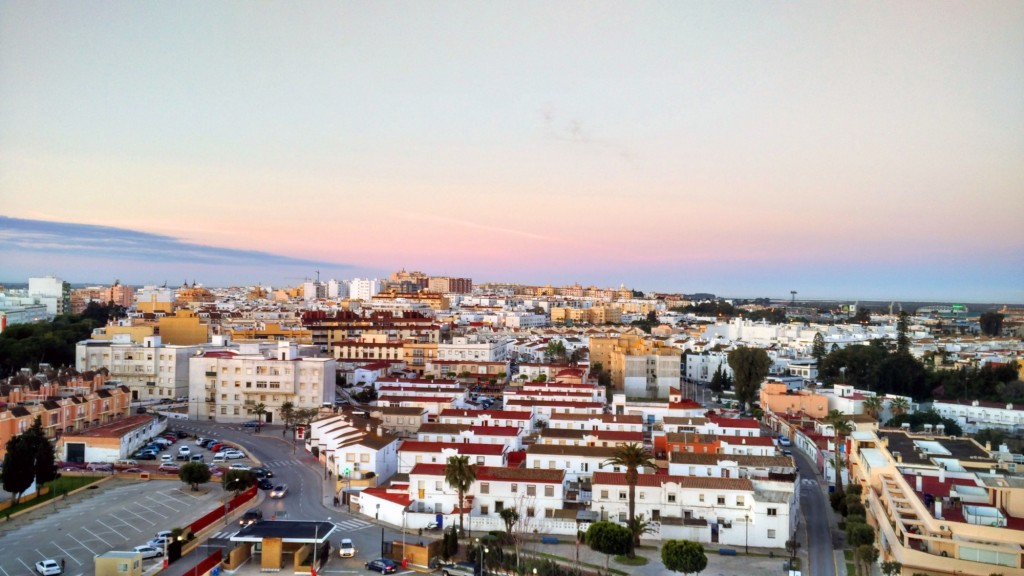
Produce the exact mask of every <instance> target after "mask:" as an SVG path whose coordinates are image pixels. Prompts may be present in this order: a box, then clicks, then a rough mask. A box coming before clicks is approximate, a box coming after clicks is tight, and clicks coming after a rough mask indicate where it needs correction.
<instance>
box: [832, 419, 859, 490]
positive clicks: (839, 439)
mask: <svg viewBox="0 0 1024 576" xmlns="http://www.w3.org/2000/svg"><path fill="white" fill-rule="evenodd" d="M847 418H848V417H847V415H846V414H843V413H842V412H840V411H839V410H829V411H828V416H826V417H825V421H826V422H828V423H829V424H831V425H832V429H833V430H835V433H836V494H839V497H840V498H842V496H843V474H842V463H843V457H842V455H841V453H840V451H839V449H840V447H841V446H844V445H845V441H846V440H845V437H846V436H849V434H850V433H851V432H853V427H852V426H850V423H849V422H848V421H847Z"/></svg>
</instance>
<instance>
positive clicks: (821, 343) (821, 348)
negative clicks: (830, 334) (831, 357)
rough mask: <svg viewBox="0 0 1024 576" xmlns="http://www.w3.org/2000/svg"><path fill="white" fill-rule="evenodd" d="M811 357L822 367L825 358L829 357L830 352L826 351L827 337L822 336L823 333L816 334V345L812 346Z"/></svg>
mask: <svg viewBox="0 0 1024 576" xmlns="http://www.w3.org/2000/svg"><path fill="white" fill-rule="evenodd" d="M811 356H813V357H814V361H815V362H816V363H817V365H818V366H819V367H820V366H821V362H822V360H824V359H825V356H828V351H827V350H825V337H824V336H822V335H821V332H815V333H814V344H812V345H811Z"/></svg>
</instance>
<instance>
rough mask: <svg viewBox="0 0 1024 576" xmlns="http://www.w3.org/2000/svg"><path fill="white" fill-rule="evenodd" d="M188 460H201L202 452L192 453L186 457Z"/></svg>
mask: <svg viewBox="0 0 1024 576" xmlns="http://www.w3.org/2000/svg"><path fill="white" fill-rule="evenodd" d="M188 461H189V462H202V461H203V455H202V454H193V455H191V456H189V457H188Z"/></svg>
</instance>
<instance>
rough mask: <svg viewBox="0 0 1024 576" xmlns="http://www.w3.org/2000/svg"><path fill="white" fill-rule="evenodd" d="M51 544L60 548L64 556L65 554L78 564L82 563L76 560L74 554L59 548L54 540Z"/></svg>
mask: <svg viewBox="0 0 1024 576" xmlns="http://www.w3.org/2000/svg"><path fill="white" fill-rule="evenodd" d="M51 544H53V545H54V546H56V547H57V548H60V551H61V552H63V553H64V555H65V556H67V557H69V558H71V559H72V560H74V561H75V563H76V564H78V565H79V566H81V565H82V563H81V562H79V561H78V558H75V556H74V554H71V553H70V552H68V551H67V550H65V549H63V548H61V546H60V544H57V543H56V542H51Z"/></svg>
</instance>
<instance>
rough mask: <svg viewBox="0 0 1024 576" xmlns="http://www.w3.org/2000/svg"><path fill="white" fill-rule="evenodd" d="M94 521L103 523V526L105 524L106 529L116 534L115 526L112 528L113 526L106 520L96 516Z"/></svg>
mask: <svg viewBox="0 0 1024 576" xmlns="http://www.w3.org/2000/svg"><path fill="white" fill-rule="evenodd" d="M96 521H97V522H99V523H100V524H103V526H105V527H106V528H107V530H110V531H111V532H113V533H114V534H117V528H114V527H113V526H111V525H110V524H107V523H106V522H104V521H103V520H100V519H99V518H97V519H96Z"/></svg>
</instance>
